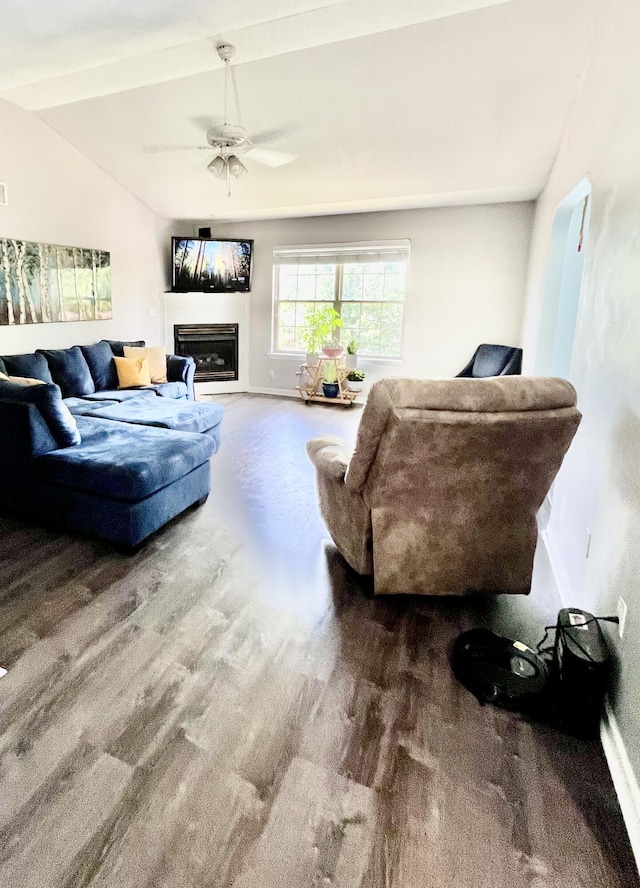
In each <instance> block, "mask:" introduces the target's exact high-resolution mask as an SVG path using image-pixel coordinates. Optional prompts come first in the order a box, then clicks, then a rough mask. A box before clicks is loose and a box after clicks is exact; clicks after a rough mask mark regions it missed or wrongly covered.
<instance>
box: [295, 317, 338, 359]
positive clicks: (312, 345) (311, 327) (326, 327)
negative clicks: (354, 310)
mask: <svg viewBox="0 0 640 888" xmlns="http://www.w3.org/2000/svg"><path fill="white" fill-rule="evenodd" d="M304 323H305V327H306V329H305V330H304V332H303V333H302V335H301V339H302V342H303V344H304V347H305V348H306V350H307V364H314V363H317V361H316V360H310V358H313V357H315V356H316V355H317V354H318V352H319V351H320V349H321V348H322V346H323V345H324V343H325V342H327V341H329V340H330V337H331V336H332V334H333V332H334V330H337V329H338V328H339V327H342V318H341V317H340V315H339V314H338V312H337V311H336V310H335V308H332V307H331V306H330V305H324V306H322V307H321V306H318V305H313V306H310V307H309V308H308V309H307V310H306V312H305V316H304Z"/></svg>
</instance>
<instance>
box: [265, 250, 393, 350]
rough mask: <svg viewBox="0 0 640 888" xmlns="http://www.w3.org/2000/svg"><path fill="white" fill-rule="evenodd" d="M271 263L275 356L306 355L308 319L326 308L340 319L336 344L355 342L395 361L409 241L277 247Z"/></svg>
mask: <svg viewBox="0 0 640 888" xmlns="http://www.w3.org/2000/svg"><path fill="white" fill-rule="evenodd" d="M273 261H274V303H273V305H274V310H273V327H274V332H273V343H274V350H275V351H276V352H285V353H286V352H294V353H300V352H302V353H304V352H306V351H307V348H306V343H305V340H304V336H305V333H306V332H307V331H308V325H309V319H310V316H311V315H312V314H313V312H314V311H315V310H317V309H318V308H320V307H324V306H328V307H330V308H333V309H335V311H337V312H338V314H339V315H340V317H341V319H342V324H343V326H342V328H341V329H337V330H336V331H335V332H334V335H333V339H334V341H335V342H336V343H339V344H340V345H343V346H345V347H346V345H347V343H348V342H350V341H351V340H352V339H355V340H356V342H357V343H358V345H359V352H360V354H362V355H371V356H375V357H387V358H398V357H400V353H401V346H402V317H403V312H404V299H405V289H406V278H407V265H408V262H409V241H394V242H383V243H376V244H329V245H326V246H309V247H282V248H276V249H275V250H274V251H273Z"/></svg>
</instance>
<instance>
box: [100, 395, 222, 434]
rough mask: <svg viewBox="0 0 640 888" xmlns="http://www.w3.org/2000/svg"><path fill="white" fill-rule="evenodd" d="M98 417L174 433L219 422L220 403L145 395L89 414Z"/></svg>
mask: <svg viewBox="0 0 640 888" xmlns="http://www.w3.org/2000/svg"><path fill="white" fill-rule="evenodd" d="M92 415H93V416H97V417H99V418H100V419H110V420H115V421H116V422H126V423H134V424H135V425H144V426H155V427H156V428H161V429H172V430H173V431H178V432H195V433H199V432H207V431H209V429H213V428H215V427H216V426H217V425H219V424H220V423H221V422H222V417H223V415H224V407H223V406H222V404H215V403H209V404H197V403H196V402H195V401H173V400H167V399H166V398H155V399H154V400H153V401H151V400H149V399H147V398H145V399H142V398H140V399H139V400H137V401H136V400H130V401H125V402H124V403H123V404H112V405H110V406H108V407H103V409H101V410H98V411H96V412H95V413H93V414H92Z"/></svg>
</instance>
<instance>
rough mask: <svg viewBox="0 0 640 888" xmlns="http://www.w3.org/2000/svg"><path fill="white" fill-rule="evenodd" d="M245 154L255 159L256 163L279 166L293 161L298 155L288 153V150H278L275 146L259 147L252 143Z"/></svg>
mask: <svg viewBox="0 0 640 888" xmlns="http://www.w3.org/2000/svg"><path fill="white" fill-rule="evenodd" d="M244 156H245V157H248V158H249V159H250V160H255V162H256V163H261V164H262V166H267V167H279V166H284V165H285V163H291V162H292V161H294V160H295V159H296V158H297V156H298V155H297V154H287V152H286V151H276V150H275V149H273V148H258V147H257V146H255V145H251V147H250V148H248V149H247V151H245V152H244Z"/></svg>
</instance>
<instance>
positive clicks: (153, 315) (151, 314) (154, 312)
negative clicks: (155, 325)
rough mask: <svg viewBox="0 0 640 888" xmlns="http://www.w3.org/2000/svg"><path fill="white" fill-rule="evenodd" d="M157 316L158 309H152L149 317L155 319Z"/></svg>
mask: <svg viewBox="0 0 640 888" xmlns="http://www.w3.org/2000/svg"><path fill="white" fill-rule="evenodd" d="M157 316H158V309H157V308H150V309H149V317H150V318H155V317H157Z"/></svg>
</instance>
